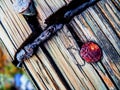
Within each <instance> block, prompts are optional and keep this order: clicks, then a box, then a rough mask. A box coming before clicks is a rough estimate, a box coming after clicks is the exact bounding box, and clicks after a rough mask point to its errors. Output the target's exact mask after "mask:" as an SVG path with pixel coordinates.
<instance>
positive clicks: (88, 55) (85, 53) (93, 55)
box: [80, 41, 102, 63]
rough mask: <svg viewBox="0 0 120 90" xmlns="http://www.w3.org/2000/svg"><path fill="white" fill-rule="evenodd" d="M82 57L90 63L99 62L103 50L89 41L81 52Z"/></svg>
mask: <svg viewBox="0 0 120 90" xmlns="http://www.w3.org/2000/svg"><path fill="white" fill-rule="evenodd" d="M80 56H81V57H82V59H84V60H85V61H86V62H88V63H93V62H97V61H99V60H100V59H101V57H102V51H101V48H100V47H99V46H98V44H96V43H94V42H92V41H89V42H87V43H85V44H83V45H82V47H81V50H80Z"/></svg>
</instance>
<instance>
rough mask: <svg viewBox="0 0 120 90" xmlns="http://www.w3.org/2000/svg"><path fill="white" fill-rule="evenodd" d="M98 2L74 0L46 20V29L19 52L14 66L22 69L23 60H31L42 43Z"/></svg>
mask: <svg viewBox="0 0 120 90" xmlns="http://www.w3.org/2000/svg"><path fill="white" fill-rule="evenodd" d="M97 1H99V0H82V1H80V0H73V1H72V2H71V3H70V4H69V5H67V6H64V7H63V8H61V9H60V10H58V11H57V12H56V13H55V14H53V15H51V16H50V17H49V18H48V19H46V22H45V23H46V24H47V27H46V29H45V30H44V31H43V32H42V33H41V34H40V35H39V36H38V37H37V38H35V39H34V40H33V41H32V42H31V43H28V44H27V45H25V46H23V47H22V48H20V49H19V50H18V51H17V53H16V54H15V60H14V61H13V64H14V65H16V66H17V67H20V66H21V63H22V62H23V60H25V59H29V58H30V57H31V56H32V55H33V54H34V53H35V51H36V49H37V48H38V46H39V45H40V44H41V43H43V42H45V41H46V40H47V39H48V38H50V37H51V36H52V35H53V34H55V33H56V32H57V31H59V30H60V29H62V28H63V26H64V25H65V24H66V23H69V21H70V20H71V19H72V18H73V17H74V16H75V15H77V14H79V13H81V12H82V11H84V10H86V9H87V8H88V7H90V6H92V5H94V4H95V3H96V2H97Z"/></svg>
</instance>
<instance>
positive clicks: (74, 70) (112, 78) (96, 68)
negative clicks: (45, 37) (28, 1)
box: [0, 0, 120, 90]
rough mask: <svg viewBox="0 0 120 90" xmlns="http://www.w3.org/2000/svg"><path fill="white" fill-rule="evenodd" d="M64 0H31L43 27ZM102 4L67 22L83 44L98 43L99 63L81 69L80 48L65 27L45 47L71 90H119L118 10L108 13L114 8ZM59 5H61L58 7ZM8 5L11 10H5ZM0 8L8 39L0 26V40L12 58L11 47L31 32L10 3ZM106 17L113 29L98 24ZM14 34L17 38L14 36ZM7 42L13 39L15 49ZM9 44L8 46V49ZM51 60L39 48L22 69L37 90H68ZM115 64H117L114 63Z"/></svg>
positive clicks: (103, 24) (0, 17)
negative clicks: (100, 57) (100, 35)
mask: <svg viewBox="0 0 120 90" xmlns="http://www.w3.org/2000/svg"><path fill="white" fill-rule="evenodd" d="M65 1H67V3H69V2H70V1H69V0H59V1H56V0H49V1H48V0H46V1H44V0H34V2H35V5H36V9H37V12H38V17H37V18H38V20H39V22H40V25H41V26H42V27H43V28H44V27H45V24H44V20H45V19H46V18H47V17H48V16H49V15H51V14H52V13H53V12H55V11H56V10H58V9H59V8H60V7H62V6H64V5H65V3H66V2H65ZM105 1H107V2H105ZM105 1H101V2H99V3H98V4H97V6H94V8H96V9H94V8H89V9H88V10H86V11H85V12H83V13H82V16H81V15H79V16H76V17H75V18H74V19H73V20H72V22H70V25H71V26H72V27H73V30H74V31H75V32H76V33H77V35H80V36H78V37H79V38H80V39H81V40H82V41H83V42H85V41H88V40H93V41H97V43H98V44H100V46H102V49H103V60H102V61H101V62H99V63H96V64H88V63H85V65H84V66H81V65H82V64H83V60H82V59H81V57H80V56H79V50H77V49H79V47H78V45H77V43H76V40H75V38H74V37H73V36H72V34H71V32H70V31H69V28H68V27H67V26H64V28H63V29H62V30H61V31H60V32H58V33H57V35H55V36H54V37H53V38H52V39H50V40H49V41H48V42H47V43H45V44H44V46H45V48H46V49H47V52H48V53H49V54H50V57H52V59H53V60H52V61H53V62H54V63H55V64H56V65H57V68H58V69H59V70H60V72H59V73H61V74H62V75H63V77H64V79H65V80H66V82H67V83H68V85H69V86H70V88H71V89H76V90H79V89H85V90H86V89H99V90H103V89H104V90H105V89H107V88H109V89H116V88H120V87H119V86H120V85H119V80H120V73H119V55H118V54H119V50H118V49H119V44H118V43H117V42H118V41H119V38H118V36H119V26H118V25H119V16H118V15H119V14H118V12H117V9H111V10H110V8H111V7H114V5H113V4H112V2H108V1H109V0H105ZM8 2H9V3H8ZM59 3H61V5H60V4H59ZM101 3H102V4H101ZM104 4H105V5H106V7H107V9H108V12H107V11H105V9H104V8H102V7H103V5H104ZM9 5H10V7H9V8H8V6H9ZM58 5H59V6H58ZM0 6H1V8H0V13H2V14H1V16H0V20H1V22H2V24H3V25H4V26H5V28H6V31H7V32H8V34H9V36H10V38H8V35H7V34H6V32H5V30H4V28H3V27H2V26H0V29H1V31H0V32H1V33H3V34H0V38H1V39H2V40H3V41H4V43H5V44H6V47H7V48H8V50H9V52H10V53H11V54H12V56H14V53H15V51H16V50H13V49H11V48H18V47H19V46H20V45H21V44H22V42H23V41H24V40H25V39H26V38H27V37H28V35H29V34H30V33H31V30H30V28H29V26H28V25H27V23H26V21H25V19H24V18H23V17H22V15H18V14H16V13H15V12H14V11H13V8H12V4H11V2H10V1H7V0H5V1H0ZM98 7H99V8H98ZM114 8H115V7H114ZM97 9H98V10H99V9H100V10H101V12H99V11H97ZM109 12H110V13H109ZM115 12H116V13H115ZM93 13H94V14H93ZM97 13H99V14H100V15H101V13H103V14H104V15H105V16H104V17H105V18H104V17H102V16H100V15H99V14H98V15H97ZM110 15H111V16H113V17H115V18H114V20H112V19H111V18H112V17H110ZM6 17H7V19H6ZM101 17H102V18H101ZM97 18H98V19H97ZM106 18H107V20H108V21H109V23H110V25H112V27H113V28H114V29H111V27H107V25H108V24H109V23H108V22H105V23H102V22H101V19H103V20H105V19H106ZM110 20H112V21H110ZM9 22H10V23H9ZM16 22H17V23H16ZM90 22H91V23H90ZM98 23H100V26H99V25H97V24H98ZM84 25H85V26H84ZM96 25H97V26H96ZM113 25H115V26H113ZM10 26H12V27H10ZM106 28H107V29H106ZM108 28H109V29H108ZM95 29H96V30H95ZM104 29H105V30H110V32H111V31H112V32H113V33H110V32H107V31H104ZM99 30H101V31H100V32H101V33H102V35H103V36H104V38H101V37H99V35H98V33H97V31H99ZM14 31H15V32H14ZM114 31H115V32H117V34H115V33H114ZM23 33H24V34H23ZM109 34H110V35H111V36H110V38H111V39H110V40H111V41H110V40H108V39H109V38H108V35H109ZM4 35H5V39H4ZM15 35H17V37H16V36H15ZM22 35H24V36H22ZM117 35H118V36H117ZM17 38H18V39H19V38H22V39H21V41H19V40H18V39H17ZM10 39H12V41H13V42H14V43H15V47H14V45H12V43H11V41H10ZM103 39H104V40H106V42H107V44H106V43H105V42H104V41H102V40H103ZM8 41H9V43H10V44H11V47H9V46H7V42H8ZM103 43H104V45H105V46H109V47H112V48H113V51H114V52H115V55H116V56H114V55H112V53H111V52H109V50H108V49H107V48H106V47H105V46H104V45H103ZM108 43H109V44H110V45H109V44H108ZM50 61H51V60H50V58H49V57H48V56H47V54H46V53H45V52H44V49H43V48H42V49H41V48H39V50H38V53H37V56H35V55H34V56H33V57H32V58H31V59H30V60H26V61H25V66H27V71H29V72H30V74H31V75H32V79H33V78H34V80H35V81H34V82H36V84H37V86H38V87H39V88H40V89H42V90H44V89H54V90H55V89H56V90H57V89H62V90H65V89H67V87H66V86H65V84H64V83H63V80H62V79H61V76H59V75H58V74H59V73H57V72H56V71H55V70H54V69H55V67H54V66H52V63H51V62H50ZM115 61H116V62H118V63H116V62H115ZM104 84H105V85H104ZM106 86H107V88H106Z"/></svg>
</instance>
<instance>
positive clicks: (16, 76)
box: [0, 40, 35, 90]
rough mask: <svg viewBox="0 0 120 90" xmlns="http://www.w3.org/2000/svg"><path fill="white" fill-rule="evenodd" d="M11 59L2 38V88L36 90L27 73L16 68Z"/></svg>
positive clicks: (2, 89)
mask: <svg viewBox="0 0 120 90" xmlns="http://www.w3.org/2000/svg"><path fill="white" fill-rule="evenodd" d="M10 59H11V58H10V56H9V54H8V53H7V50H6V48H5V46H4V44H3V43H2V41H1V40H0V90H35V89H34V86H33V84H32V83H31V81H30V79H29V77H28V76H27V74H26V73H25V72H24V71H23V70H22V69H19V68H16V67H15V66H14V65H13V64H12V63H11V62H10Z"/></svg>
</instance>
